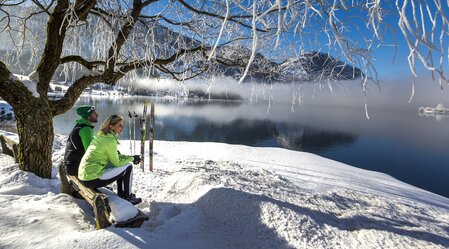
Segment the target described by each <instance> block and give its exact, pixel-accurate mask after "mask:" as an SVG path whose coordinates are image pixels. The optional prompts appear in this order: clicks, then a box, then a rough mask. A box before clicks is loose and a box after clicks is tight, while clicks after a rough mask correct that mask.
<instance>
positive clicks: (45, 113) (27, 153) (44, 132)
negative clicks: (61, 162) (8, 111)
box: [14, 100, 54, 178]
mask: <svg viewBox="0 0 449 249" xmlns="http://www.w3.org/2000/svg"><path fill="white" fill-rule="evenodd" d="M14 113H15V114H16V118H17V132H18V134H19V140H20V141H19V157H18V158H19V168H20V169H21V170H24V171H29V172H32V173H34V174H36V175H37V176H39V177H43V178H51V171H52V160H51V159H52V151H53V150H52V149H53V139H54V131H53V116H52V113H51V110H50V108H49V107H48V105H45V103H44V101H39V100H38V101H32V104H31V105H29V106H27V108H20V109H18V110H14Z"/></svg>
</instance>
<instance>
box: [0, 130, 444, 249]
mask: <svg viewBox="0 0 449 249" xmlns="http://www.w3.org/2000/svg"><path fill="white" fill-rule="evenodd" d="M65 139H66V137H65V136H60V135H58V136H56V139H55V144H54V147H53V148H54V154H53V155H54V156H53V159H54V167H55V168H56V165H57V164H58V163H59V162H60V160H62V155H63V149H64V144H65ZM127 145H129V143H128V142H127V141H122V143H121V147H120V148H119V149H120V151H121V152H122V153H123V154H126V152H127V149H129V148H127V147H128V146H127ZM146 148H148V147H147V146H146ZM154 148H155V158H154V162H155V171H154V172H149V171H148V170H145V171H144V172H142V171H141V170H140V169H138V168H137V167H136V169H135V170H134V179H133V186H134V190H133V191H134V192H135V193H136V195H137V196H139V197H142V198H143V200H144V201H143V203H141V204H139V205H138V206H137V207H138V208H139V209H141V210H142V211H143V212H144V213H146V214H147V215H148V216H149V217H150V220H149V221H148V222H145V223H144V224H143V226H142V227H141V228H138V229H136V228H134V229H132V228H114V227H109V228H107V229H103V230H100V231H96V230H95V229H94V222H93V218H92V217H93V213H92V209H91V208H90V207H89V205H87V204H86V202H85V201H82V200H77V199H74V198H72V197H70V196H67V195H64V194H59V193H58V192H59V191H58V187H59V186H58V185H59V180H58V179H57V178H55V179H49V180H48V179H47V180H45V179H39V178H37V177H36V176H34V175H33V174H30V173H27V172H22V171H20V170H18V169H17V165H16V164H14V162H13V161H12V159H10V158H8V157H7V156H4V155H0V215H1V217H2V219H0V232H1V233H2V237H1V238H0V245H1V246H0V247H2V248H29V247H32V248H61V247H64V248H111V247H114V248H173V249H174V248H187V249H189V248H192V249H193V248H195V249H197V248H199V249H201V248H204V249H206V248H207V249H209V248H218V249H221V248H223V249H228V248H267V249H268V248H270V249H272V248H448V247H449V229H448V225H447V224H449V200H448V199H447V198H444V197H442V196H438V195H436V194H432V193H429V192H427V191H424V190H421V189H418V188H416V187H413V186H410V185H407V184H404V183H402V182H400V181H398V180H396V179H394V178H392V177H390V176H387V175H385V174H380V173H377V172H370V171H366V170H361V169H357V168H354V167H351V166H349V165H344V164H341V163H338V162H335V161H332V160H328V159H325V158H322V157H319V156H316V155H313V154H309V153H301V152H295V151H288V150H284V149H275V148H253V147H247V146H240V145H227V144H220V143H190V142H166V141H155V144H154ZM147 153H148V151H147ZM112 203H115V201H112ZM112 205H115V204H112ZM127 209H128V207H125V208H123V210H127ZM117 210H120V211H119V215H121V214H122V213H121V211H122V208H121V206H120V205H117ZM128 211H129V210H128Z"/></svg>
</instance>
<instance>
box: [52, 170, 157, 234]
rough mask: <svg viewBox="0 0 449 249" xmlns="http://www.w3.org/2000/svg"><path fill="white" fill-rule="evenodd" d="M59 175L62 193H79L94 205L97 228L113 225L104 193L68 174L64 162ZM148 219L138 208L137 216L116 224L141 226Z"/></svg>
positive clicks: (115, 223) (118, 225)
mask: <svg viewBox="0 0 449 249" xmlns="http://www.w3.org/2000/svg"><path fill="white" fill-rule="evenodd" d="M59 177H60V178H61V193H66V194H69V195H76V194H78V195H80V196H81V197H83V198H84V199H85V200H86V201H87V202H88V203H89V204H90V205H91V206H92V207H93V209H94V215H95V228H96V229H102V228H105V227H108V226H110V225H112V224H111V222H110V221H109V220H110V219H109V218H110V214H111V207H110V206H109V201H108V198H107V196H106V195H105V194H104V193H102V192H101V191H100V190H98V189H91V188H87V187H86V186H84V185H83V184H82V183H81V182H80V181H79V180H78V178H77V177H75V176H70V175H67V174H66V170H65V167H64V164H63V163H60V164H59ZM146 220H149V217H148V216H147V215H146V214H144V213H143V212H142V211H140V210H138V213H137V215H136V217H134V218H131V219H129V220H127V221H123V222H114V225H115V226H116V227H140V226H142V224H143V222H144V221H146Z"/></svg>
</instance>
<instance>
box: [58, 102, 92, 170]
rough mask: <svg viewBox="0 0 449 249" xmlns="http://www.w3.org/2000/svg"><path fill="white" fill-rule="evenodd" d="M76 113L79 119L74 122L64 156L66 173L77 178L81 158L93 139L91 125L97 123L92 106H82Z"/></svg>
mask: <svg viewBox="0 0 449 249" xmlns="http://www.w3.org/2000/svg"><path fill="white" fill-rule="evenodd" d="M76 113H77V114H78V115H79V116H80V119H78V120H76V125H75V127H73V129H72V131H71V132H70V135H69V138H68V139H67V144H66V147H65V154H64V165H65V167H66V173H67V174H68V175H71V176H78V167H79V164H80V162H81V158H82V157H83V155H84V153H85V152H86V150H87V147H89V145H90V142H92V139H93V138H94V126H93V125H92V123H96V122H98V113H97V112H96V110H95V107H93V106H90V105H82V106H80V107H78V108H76Z"/></svg>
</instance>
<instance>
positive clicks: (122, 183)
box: [80, 165, 133, 196]
mask: <svg viewBox="0 0 449 249" xmlns="http://www.w3.org/2000/svg"><path fill="white" fill-rule="evenodd" d="M132 171H133V166H132V165H129V166H128V167H127V168H126V169H125V170H124V171H123V172H122V173H121V174H119V175H117V176H115V177H113V178H111V179H106V180H101V179H94V180H90V181H83V180H80V181H81V182H82V183H83V184H84V186H86V187H88V188H100V187H104V186H107V185H109V184H111V183H113V182H114V181H117V194H118V195H119V196H126V195H130V194H131V189H130V181H131V174H132Z"/></svg>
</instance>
